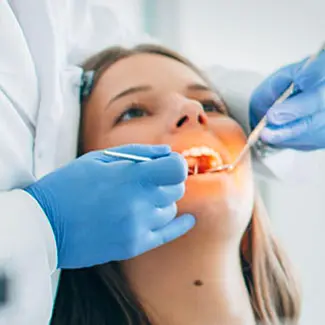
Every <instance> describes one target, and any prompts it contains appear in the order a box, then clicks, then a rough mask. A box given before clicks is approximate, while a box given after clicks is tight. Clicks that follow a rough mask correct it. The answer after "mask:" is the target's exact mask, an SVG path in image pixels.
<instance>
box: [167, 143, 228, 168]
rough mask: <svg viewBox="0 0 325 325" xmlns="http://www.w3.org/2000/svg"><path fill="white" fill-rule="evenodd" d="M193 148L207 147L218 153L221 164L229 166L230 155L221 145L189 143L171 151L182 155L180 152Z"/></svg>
mask: <svg viewBox="0 0 325 325" xmlns="http://www.w3.org/2000/svg"><path fill="white" fill-rule="evenodd" d="M194 147H208V148H210V149H212V150H213V151H215V152H216V153H218V154H219V155H220V157H221V159H222V162H223V164H224V165H225V164H229V163H230V154H229V152H228V151H227V150H226V148H224V147H222V146H221V145H216V144H209V143H206V142H204V143H203V142H200V143H198V142H197V143H193V142H191V143H190V144H186V145H184V146H182V147H180V146H178V147H173V146H172V150H173V151H175V152H178V153H179V154H182V152H184V151H185V150H189V149H191V148H194Z"/></svg>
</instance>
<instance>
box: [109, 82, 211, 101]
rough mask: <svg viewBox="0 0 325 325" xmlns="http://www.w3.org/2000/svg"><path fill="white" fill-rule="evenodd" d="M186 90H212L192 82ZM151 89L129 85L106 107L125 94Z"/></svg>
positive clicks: (149, 87)
mask: <svg viewBox="0 0 325 325" xmlns="http://www.w3.org/2000/svg"><path fill="white" fill-rule="evenodd" d="M186 88H187V89H188V90H204V91H212V92H213V90H212V89H211V88H210V87H208V86H205V85H202V84H199V83H193V84H189V85H188V86H187V87H186ZM149 90H152V87H151V86H149V85H140V86H135V87H131V88H128V89H126V90H124V91H122V92H120V93H119V94H117V95H116V96H114V97H113V98H112V99H111V100H110V101H109V102H108V104H107V106H106V107H109V106H110V105H111V104H112V103H113V102H115V101H116V100H117V99H119V98H122V97H125V96H127V95H131V94H134V93H137V92H141V91H149Z"/></svg>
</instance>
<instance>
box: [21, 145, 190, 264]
mask: <svg viewBox="0 0 325 325" xmlns="http://www.w3.org/2000/svg"><path fill="white" fill-rule="evenodd" d="M110 150H114V151H117V152H124V153H130V154H135V155H141V156H146V157H150V158H155V159H154V160H152V161H149V162H141V163H134V162H130V161H125V160H123V161H122V160H117V159H116V158H111V157H108V156H106V155H104V154H103V153H102V152H101V151H95V152H91V153H88V154H86V155H84V156H82V157H80V158H78V159H76V160H75V161H73V162H72V163H70V164H69V165H67V166H65V167H63V168H61V169H58V170H57V171H55V172H53V173H51V174H49V175H47V176H45V177H44V178H42V179H41V180H39V181H38V182H36V183H34V184H32V185H30V186H29V187H28V188H26V191H27V192H28V193H30V194H31V195H32V196H33V197H34V198H35V199H36V200H37V201H38V203H39V204H40V206H41V207H42V208H43V210H44V212H45V214H46V215H47V217H48V219H49V222H50V224H51V226H52V228H53V232H54V235H55V239H56V243H57V248H58V267H59V268H79V267H88V266H92V265H96V264H102V263H105V262H109V261H114V260H123V259H128V258H131V257H134V256H136V255H139V254H142V253H144V252H146V251H148V250H151V249H153V248H155V247H157V246H160V245H162V244H164V243H167V242H169V241H172V240H174V239H175V238H177V237H179V236H181V235H183V234H184V233H186V232H187V231H188V230H189V229H190V228H192V227H193V225H194V222H195V219H194V217H193V216H192V215H183V216H180V217H177V218H176V219H174V218H175V216H176V212H177V207H176V204H175V201H177V200H179V199H180V198H181V197H182V196H183V194H184V180H185V179H186V177H187V164H186V161H185V159H183V157H182V156H181V155H179V154H177V153H171V152H170V148H169V146H149V145H126V146H121V147H116V148H113V149H110Z"/></svg>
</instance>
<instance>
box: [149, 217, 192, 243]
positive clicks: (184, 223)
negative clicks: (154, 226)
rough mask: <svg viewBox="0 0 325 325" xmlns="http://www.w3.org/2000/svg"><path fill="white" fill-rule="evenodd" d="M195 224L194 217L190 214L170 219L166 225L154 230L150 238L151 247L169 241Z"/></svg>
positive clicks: (181, 234)
mask: <svg viewBox="0 0 325 325" xmlns="http://www.w3.org/2000/svg"><path fill="white" fill-rule="evenodd" d="M194 225H195V218H194V216H192V215H190V214H183V215H182V216H179V217H177V218H175V219H174V220H173V221H171V222H170V223H169V224H168V225H167V226H165V227H164V228H161V229H159V230H156V231H155V232H154V238H153V240H152V245H153V248H155V247H158V246H161V245H163V244H166V243H168V242H171V241H173V240H175V239H177V238H178V237H180V236H183V235H184V234H186V233H187V232H188V231H189V230H190V229H192V228H193V226H194Z"/></svg>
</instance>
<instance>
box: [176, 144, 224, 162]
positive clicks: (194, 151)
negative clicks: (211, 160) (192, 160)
mask: <svg viewBox="0 0 325 325" xmlns="http://www.w3.org/2000/svg"><path fill="white" fill-rule="evenodd" d="M182 155H183V156H184V157H188V156H191V157H199V156H202V155H204V156H214V157H216V158H218V160H219V159H221V157H220V154H219V153H217V152H215V151H214V150H213V149H211V148H209V147H205V146H202V147H193V148H190V149H188V150H184V151H183V152H182Z"/></svg>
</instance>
